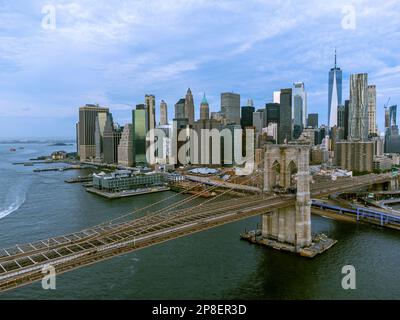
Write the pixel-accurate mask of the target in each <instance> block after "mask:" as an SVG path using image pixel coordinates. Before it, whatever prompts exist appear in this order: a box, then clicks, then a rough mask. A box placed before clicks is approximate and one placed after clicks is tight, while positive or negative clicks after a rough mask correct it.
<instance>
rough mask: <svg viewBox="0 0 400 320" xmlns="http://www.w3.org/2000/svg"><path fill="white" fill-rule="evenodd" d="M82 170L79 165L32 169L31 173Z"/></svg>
mask: <svg viewBox="0 0 400 320" xmlns="http://www.w3.org/2000/svg"><path fill="white" fill-rule="evenodd" d="M80 169H83V167H82V166H80V165H74V166H68V167H60V168H55V167H54V168H44V169H34V170H33V172H50V171H68V170H80Z"/></svg>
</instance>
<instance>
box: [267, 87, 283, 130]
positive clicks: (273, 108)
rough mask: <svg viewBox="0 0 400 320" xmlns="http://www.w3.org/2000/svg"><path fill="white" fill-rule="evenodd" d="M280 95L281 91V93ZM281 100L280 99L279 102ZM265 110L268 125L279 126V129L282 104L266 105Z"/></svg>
mask: <svg viewBox="0 0 400 320" xmlns="http://www.w3.org/2000/svg"><path fill="white" fill-rule="evenodd" d="M279 93H280V91H279ZM280 100H281V98H280V97H279V101H280ZM265 109H266V110H267V124H268V125H269V124H270V123H276V124H278V127H279V109H280V104H279V103H275V102H274V103H266V104H265Z"/></svg>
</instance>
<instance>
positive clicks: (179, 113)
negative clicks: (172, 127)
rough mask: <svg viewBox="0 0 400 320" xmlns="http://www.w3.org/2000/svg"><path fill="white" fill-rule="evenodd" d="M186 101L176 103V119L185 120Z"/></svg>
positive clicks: (180, 100) (181, 100)
mask: <svg viewBox="0 0 400 320" xmlns="http://www.w3.org/2000/svg"><path fill="white" fill-rule="evenodd" d="M185 118H186V116H185V99H179V101H178V102H177V103H175V119H185Z"/></svg>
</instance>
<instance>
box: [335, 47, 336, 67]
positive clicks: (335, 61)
mask: <svg viewBox="0 0 400 320" xmlns="http://www.w3.org/2000/svg"><path fill="white" fill-rule="evenodd" d="M335 69H336V47H335Z"/></svg>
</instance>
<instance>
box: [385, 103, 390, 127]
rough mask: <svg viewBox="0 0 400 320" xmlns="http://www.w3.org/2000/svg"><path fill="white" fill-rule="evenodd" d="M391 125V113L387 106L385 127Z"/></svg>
mask: <svg viewBox="0 0 400 320" xmlns="http://www.w3.org/2000/svg"><path fill="white" fill-rule="evenodd" d="M389 126H390V114H389V109H388V108H387V107H385V128H389Z"/></svg>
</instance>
